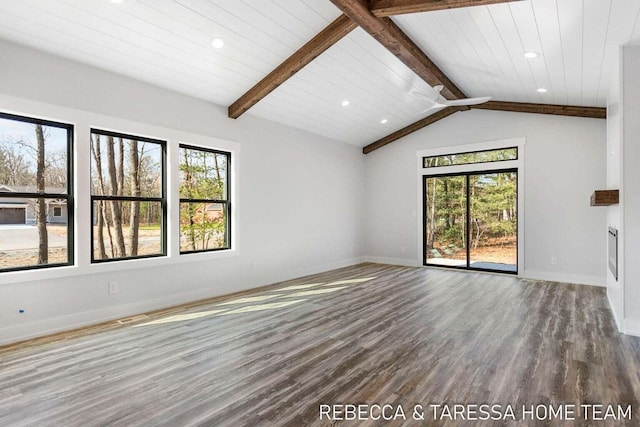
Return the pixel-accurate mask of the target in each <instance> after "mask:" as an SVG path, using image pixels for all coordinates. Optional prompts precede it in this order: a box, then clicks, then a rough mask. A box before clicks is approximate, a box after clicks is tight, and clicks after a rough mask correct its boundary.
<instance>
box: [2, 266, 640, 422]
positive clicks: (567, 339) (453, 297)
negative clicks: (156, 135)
mask: <svg viewBox="0 0 640 427" xmlns="http://www.w3.org/2000/svg"><path fill="white" fill-rule="evenodd" d="M114 325H115V326H113V325H112V326H111V327H103V328H97V329H95V330H91V328H89V329H87V331H88V332H87V331H85V332H84V333H76V334H73V335H72V336H68V337H65V336H62V338H61V337H60V336H59V337H58V338H57V339H49V340H42V341H38V340H36V341H34V342H31V343H29V342H28V343H25V344H23V345H18V346H13V347H7V348H5V349H2V350H0V426H94V425H95V426H98V425H100V426H103V425H113V426H188V425H211V426H244V425H246V426H259V425H270V426H279V425H291V426H305V425H352V426H356V425H358V426H359V425H434V426H435V425H451V426H458V425H496V426H498V425H523V426H525V425H526V426H529V425H640V422H638V421H637V420H640V402H639V399H640V338H634V337H630V336H626V335H622V334H619V333H618V332H617V330H616V327H615V323H614V320H613V317H612V314H611V311H610V309H609V305H608V302H607V298H606V293H605V289H603V288H597V287H588V286H578V285H568V284H559V283H553V282H544V281H526V280H520V279H518V278H516V277H513V276H502V275H493V274H480V273H469V272H456V271H446V270H437V269H427V268H409V267H397V266H389V265H380V264H370V263H366V264H361V265H358V266H354V267H348V268H343V269H339V270H334V271H330V272H327V273H322V274H317V275H314V276H309V277H304V278H300V279H295V280H291V281H287V282H283V283H280V284H277V285H274V286H272V287H269V288H266V289H261V290H258V291H255V292H250V293H247V294H243V295H237V296H231V297H225V298H218V299H215V300H210V301H207V302H204V303H202V304H190V305H186V306H184V307H181V308H174V309H172V310H167V311H164V312H156V313H153V314H150V315H149V316H147V317H143V318H140V319H139V320H138V321H134V322H132V323H129V324H125V325H119V324H116V323H115V322H114ZM334 404H335V405H338V404H343V405H346V404H354V405H355V404H362V405H374V404H379V405H384V404H389V405H392V407H393V408H394V411H397V408H398V406H401V408H402V410H403V412H404V413H405V416H406V420H403V419H402V418H398V419H396V420H395V421H389V422H383V421H382V420H380V421H373V420H371V419H370V418H369V419H360V420H355V421H346V420H342V421H341V420H336V419H331V420H329V419H327V416H324V417H323V419H322V420H321V419H320V405H334ZM431 404H435V405H445V404H446V405H448V406H449V405H450V407H451V408H454V406H453V405H455V404H458V405H465V406H464V408H465V411H466V413H465V414H463V415H466V417H467V418H468V417H469V415H470V413H469V410H472V408H473V406H469V405H482V404H487V405H500V408H501V411H504V410H505V409H506V408H507V407H508V406H509V405H512V407H513V409H514V412H515V414H514V415H515V416H516V417H517V421H516V422H514V421H513V420H512V419H507V420H490V419H489V420H486V421H478V420H476V421H469V420H466V421H465V420H462V419H461V418H460V417H457V419H456V420H450V419H448V418H446V417H445V418H444V419H440V417H439V416H438V415H440V416H441V415H442V412H440V413H439V414H436V415H434V414H433V413H432V412H431V407H429V405H431ZM581 404H596V405H599V404H602V405H605V406H604V407H603V410H604V409H606V408H607V406H606V405H609V404H611V405H614V407H615V408H618V405H620V407H623V408H626V407H627V405H631V409H632V411H633V412H632V415H631V416H632V420H628V419H612V418H609V419H607V420H605V421H591V420H587V419H585V418H584V414H581V413H580V411H579V405H581ZM415 405H422V407H424V410H425V411H424V414H425V417H424V418H425V419H424V420H414V419H413V418H412V415H413V409H414V407H415ZM523 405H524V408H529V407H530V406H531V405H534V406H537V405H545V406H546V407H549V406H551V407H553V408H557V407H560V405H565V406H562V407H563V408H567V407H568V406H566V405H575V406H576V408H577V409H576V414H575V415H574V416H575V417H576V421H564V420H563V421H561V420H559V419H558V418H557V416H556V417H555V418H545V419H542V420H535V419H534V420H531V419H525V420H522V416H523ZM331 408H332V409H333V408H334V407H333V406H332V407H331ZM335 408H337V410H338V412H337V415H338V417H337V418H340V417H344V415H345V414H344V413H343V414H342V415H341V414H340V411H341V409H340V406H336V407H335ZM369 408H370V409H371V406H370V407H369ZM443 408H444V406H443V407H441V408H440V409H443ZM477 410H478V408H476V411H477ZM616 410H617V409H616ZM501 413H502V412H501ZM367 414H369V415H371V414H370V413H367ZM376 414H377V415H380V414H379V413H377V412H376V410H375V407H374V410H373V415H376ZM388 414H389V413H388V412H387V415H388ZM333 415H334V416H333V417H332V418H336V417H335V415H336V414H335V413H334V414H333ZM494 415H495V414H494ZM503 415H504V414H503ZM479 416H480V413H479V412H476V418H477V417H479ZM365 418H367V417H365ZM434 418H435V419H434ZM623 418H624V417H623Z"/></svg>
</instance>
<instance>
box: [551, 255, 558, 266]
mask: <svg viewBox="0 0 640 427" xmlns="http://www.w3.org/2000/svg"><path fill="white" fill-rule="evenodd" d="M551 265H558V257H557V256H552V257H551Z"/></svg>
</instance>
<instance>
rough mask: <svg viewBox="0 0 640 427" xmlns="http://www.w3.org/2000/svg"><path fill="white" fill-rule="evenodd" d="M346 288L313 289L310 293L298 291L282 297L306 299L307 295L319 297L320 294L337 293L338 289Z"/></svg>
mask: <svg viewBox="0 0 640 427" xmlns="http://www.w3.org/2000/svg"><path fill="white" fill-rule="evenodd" d="M344 288H346V286H338V287H336V288H327V289H314V290H311V291H300V292H296V293H293V294H291V295H284V296H286V297H287V298H295V297H306V296H309V295H320V294H329V293H331V292H335V291H339V290H340V289H344Z"/></svg>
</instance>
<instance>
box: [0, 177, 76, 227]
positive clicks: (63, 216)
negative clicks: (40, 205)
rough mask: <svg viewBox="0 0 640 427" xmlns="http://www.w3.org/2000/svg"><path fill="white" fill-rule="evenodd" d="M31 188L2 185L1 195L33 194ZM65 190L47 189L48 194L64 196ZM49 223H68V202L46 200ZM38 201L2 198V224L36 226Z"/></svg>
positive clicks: (0, 188) (0, 214)
mask: <svg viewBox="0 0 640 427" xmlns="http://www.w3.org/2000/svg"><path fill="white" fill-rule="evenodd" d="M33 192H34V188H33V187H30V186H8V185H4V184H0V193H4V194H6V193H33ZM64 192H65V189H64V188H47V193H50V194H63V193H64ZM46 205H47V222H48V223H51V224H66V223H67V218H68V215H67V201H66V200H64V199H46ZM36 219H37V218H36V200H34V199H25V198H22V197H0V224H35V223H36Z"/></svg>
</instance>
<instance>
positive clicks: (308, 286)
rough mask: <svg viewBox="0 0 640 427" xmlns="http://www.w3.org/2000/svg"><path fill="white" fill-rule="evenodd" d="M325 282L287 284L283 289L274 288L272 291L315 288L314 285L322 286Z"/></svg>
mask: <svg viewBox="0 0 640 427" xmlns="http://www.w3.org/2000/svg"><path fill="white" fill-rule="evenodd" d="M324 284H325V283H309V284H308V285H294V286H287V287H286V288H282V289H274V290H273V291H272V292H281V291H295V290H298V289H308V288H313V287H314V286H320V285H324Z"/></svg>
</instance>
